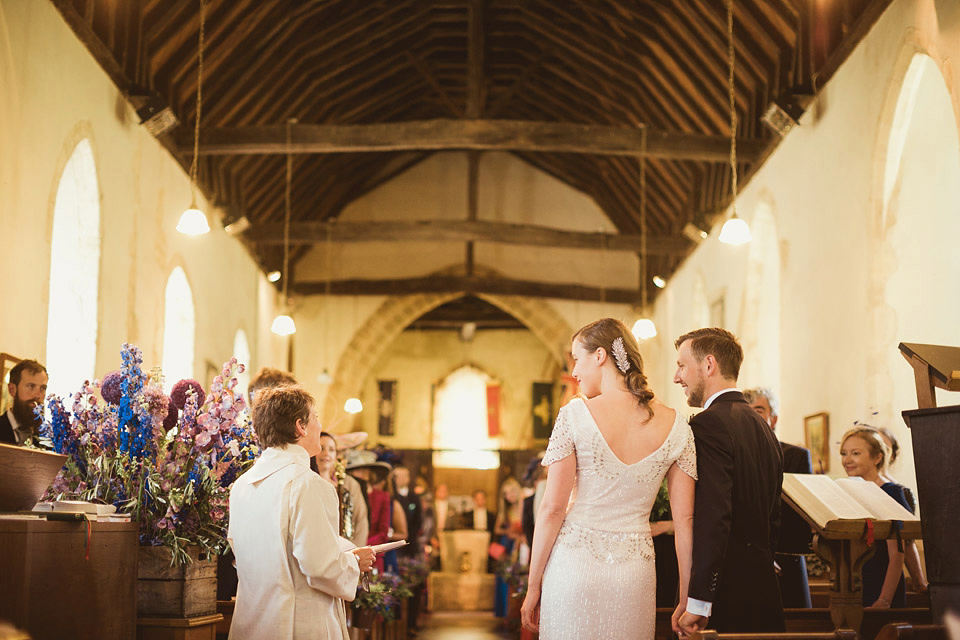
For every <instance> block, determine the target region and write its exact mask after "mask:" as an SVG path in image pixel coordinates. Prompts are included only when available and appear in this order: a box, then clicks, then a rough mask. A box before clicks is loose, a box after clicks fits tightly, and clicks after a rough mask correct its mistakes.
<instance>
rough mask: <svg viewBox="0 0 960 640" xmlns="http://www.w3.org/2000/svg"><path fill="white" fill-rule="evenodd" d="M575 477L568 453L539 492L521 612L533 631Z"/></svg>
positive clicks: (553, 467) (552, 468)
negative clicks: (543, 489)
mask: <svg viewBox="0 0 960 640" xmlns="http://www.w3.org/2000/svg"><path fill="white" fill-rule="evenodd" d="M576 478H577V456H576V454H574V453H571V454H570V455H568V456H567V457H566V458H563V459H561V460H557V461H556V462H554V463H553V464H551V465H550V472H549V473H548V474H547V488H546V490H545V491H544V493H543V500H542V501H541V502H540V509H539V511H538V512H537V521H536V525H535V527H534V529H533V552H532V554H531V557H530V576H529V580H528V586H527V597H526V598H525V599H524V602H523V609H522V610H521V614H522V616H523V622H524V626H527V627H528V628H530V629H534V630H536V628H537V626H539V615H537V614H536V613H535V612H536V609H537V606H538V605H539V600H540V583H541V582H542V580H543V571H544V569H545V568H546V566H547V559H548V558H549V557H550V552H551V551H553V543H554V542H556V540H557V534H558V533H559V532H560V525H562V524H563V519H564V517H565V516H566V514H567V503H569V502H570V492H571V491H573V484H574V481H575V480H576Z"/></svg>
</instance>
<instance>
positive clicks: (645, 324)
mask: <svg viewBox="0 0 960 640" xmlns="http://www.w3.org/2000/svg"><path fill="white" fill-rule="evenodd" d="M633 335H634V337H635V338H636V339H637V340H649V339H650V338H656V337H657V326H656V325H655V324H653V320H651V319H650V318H640V319H639V320H637V321H636V322H634V323H633Z"/></svg>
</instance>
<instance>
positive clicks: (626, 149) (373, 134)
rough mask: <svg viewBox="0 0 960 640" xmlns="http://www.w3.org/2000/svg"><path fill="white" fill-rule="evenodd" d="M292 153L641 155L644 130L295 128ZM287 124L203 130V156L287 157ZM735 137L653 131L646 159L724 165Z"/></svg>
mask: <svg viewBox="0 0 960 640" xmlns="http://www.w3.org/2000/svg"><path fill="white" fill-rule="evenodd" d="M290 134H291V140H292V150H293V153H368V152H384V151H411V150H413V151H424V150H441V149H500V150H507V151H528V152H548V153H549V152H554V153H585V154H596V155H615V156H636V157H639V156H640V154H641V151H640V148H641V131H640V129H639V128H633V127H610V126H603V125H586V124H571V123H565V122H531V121H523V120H447V119H439V120H414V121H409V122H387V123H379V124H364V125H314V124H297V125H294V126H293V127H292V128H291V132H290ZM177 143H178V145H179V146H180V152H181V153H183V154H185V155H190V154H191V153H192V145H193V137H192V134H191V133H190V132H187V131H181V132H179V133H178V134H177ZM765 145H766V141H764V140H738V141H737V156H738V158H739V159H741V160H742V161H743V162H744V163H751V162H753V160H754V159H755V158H756V157H757V155H758V154H759V153H760V152H761V151H762V150H763V148H764V146H765ZM286 150H287V149H286V127H285V126H283V125H275V126H265V127H237V128H229V127H223V128H201V130H200V153H201V155H245V154H282V153H286ZM729 155H730V139H729V138H727V137H724V136H703V135H695V134H687V133H675V132H667V131H657V130H649V131H648V133H647V156H648V157H652V158H669V159H672V160H697V161H701V162H726V161H728V160H729Z"/></svg>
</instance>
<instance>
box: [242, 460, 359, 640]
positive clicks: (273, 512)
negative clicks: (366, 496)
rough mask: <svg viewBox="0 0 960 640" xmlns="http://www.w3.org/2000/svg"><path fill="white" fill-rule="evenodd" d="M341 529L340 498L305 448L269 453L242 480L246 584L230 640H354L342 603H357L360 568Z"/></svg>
mask: <svg viewBox="0 0 960 640" xmlns="http://www.w3.org/2000/svg"><path fill="white" fill-rule="evenodd" d="M338 523H339V503H338V501H337V492H336V490H335V489H334V487H333V486H332V485H331V484H330V483H329V482H326V481H325V480H323V479H322V478H321V477H320V476H319V475H317V474H316V473H314V472H313V471H311V470H310V458H309V456H308V455H307V451H306V450H305V449H304V448H303V447H301V446H299V445H295V444H291V445H287V446H286V447H283V448H280V447H271V448H268V449H266V450H265V451H264V452H263V454H262V455H261V456H260V458H259V459H258V460H257V461H256V463H254V465H253V467H251V468H250V470H249V471H247V472H246V473H244V474H243V475H242V476H240V478H239V479H237V481H236V482H235V483H234V485H233V489H232V490H231V492H230V528H229V530H228V533H227V536H228V538H229V540H230V546H231V547H232V548H233V552H234V554H235V555H236V557H237V576H238V578H239V585H238V587H237V604H236V609H235V611H234V614H233V622H232V623H231V625H230V640H262V639H272V638H282V639H287V638H290V639H294V640H300V639H305V638H347V637H348V636H347V624H346V617H345V614H344V608H343V602H342V600H347V601H352V600H353V599H354V597H356V593H357V583H358V581H359V578H360V568H359V566H358V564H357V558H356V556H355V555H354V554H352V553H349V552H344V551H342V549H343V546H344V545H343V544H341V538H340V537H339V535H338V533H337V531H338V528H337V525H338ZM351 546H352V545H351Z"/></svg>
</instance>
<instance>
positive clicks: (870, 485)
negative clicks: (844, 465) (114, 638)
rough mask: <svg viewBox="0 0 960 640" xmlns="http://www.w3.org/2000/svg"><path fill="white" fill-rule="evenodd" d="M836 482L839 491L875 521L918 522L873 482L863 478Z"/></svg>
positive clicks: (843, 479)
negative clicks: (851, 498)
mask: <svg viewBox="0 0 960 640" xmlns="http://www.w3.org/2000/svg"><path fill="white" fill-rule="evenodd" d="M836 482H837V485H838V486H839V487H840V488H841V489H843V490H844V491H845V492H846V493H848V494H849V495H850V496H852V497H853V498H854V499H855V500H857V502H859V503H860V504H862V505H863V506H864V507H866V508H867V509H869V510H870V511H871V512H872V513H873V516H872V517H873V518H875V519H877V520H903V521H915V522H919V521H920V518H918V517H917V516H915V515H913V514H912V513H910V512H909V511H908V510H906V509H905V508H904V507H903V505H901V504H900V503H899V502H897V501H896V500H894V499H893V498H891V497H890V496H889V495H888V494H887V492H886V491H884V490H883V489H881V488H880V487H879V486H878V485H877V484H876V483H875V482H868V481H866V480H864V479H863V478H839V479H837V481H836Z"/></svg>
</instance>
